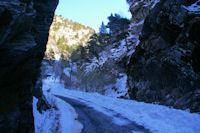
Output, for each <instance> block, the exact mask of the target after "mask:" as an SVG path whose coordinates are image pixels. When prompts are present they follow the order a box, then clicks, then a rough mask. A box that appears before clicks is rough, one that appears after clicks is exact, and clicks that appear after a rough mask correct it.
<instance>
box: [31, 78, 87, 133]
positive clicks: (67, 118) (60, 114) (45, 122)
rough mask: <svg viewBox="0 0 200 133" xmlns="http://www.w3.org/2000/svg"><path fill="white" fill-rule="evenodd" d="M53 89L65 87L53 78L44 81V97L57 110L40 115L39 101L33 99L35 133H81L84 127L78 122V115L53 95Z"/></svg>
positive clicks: (53, 109) (50, 110) (52, 109)
mask: <svg viewBox="0 0 200 133" xmlns="http://www.w3.org/2000/svg"><path fill="white" fill-rule="evenodd" d="M52 87H54V88H56V89H58V90H59V88H60V89H62V88H64V85H62V84H60V82H59V80H54V78H53V77H48V78H47V79H45V80H43V87H42V88H43V93H44V96H45V97H46V99H47V101H48V103H49V104H50V105H51V106H52V107H55V108H51V109H49V110H47V111H43V112H42V113H40V112H39V111H38V110H37V102H38V99H37V98H35V97H33V115H34V125H35V133H54V132H58V133H80V132H81V131H82V128H83V126H82V124H81V123H80V122H79V121H77V117H78V114H77V113H76V111H75V110H74V108H73V107H72V106H71V105H69V104H67V103H66V102H64V101H62V100H61V99H59V98H57V97H55V96H54V95H53V94H52V93H51V90H52V89H51V88H52Z"/></svg>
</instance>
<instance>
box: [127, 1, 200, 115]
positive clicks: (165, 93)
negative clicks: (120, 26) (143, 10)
mask: <svg viewBox="0 0 200 133" xmlns="http://www.w3.org/2000/svg"><path fill="white" fill-rule="evenodd" d="M129 2H130V1H129ZM134 2H137V1H134ZM134 2H133V4H132V5H134ZM198 3H199V1H197V0H192V1H188V0H168V1H165V0H161V1H160V2H159V3H158V4H157V5H156V6H155V8H153V9H152V10H151V11H150V13H149V15H148V16H147V17H146V19H145V22H144V26H143V29H142V34H141V35H140V43H139V45H138V46H137V48H136V51H135V52H134V53H133V55H132V57H131V60H130V63H129V65H128V72H127V73H128V83H129V87H130V89H129V94H130V97H131V98H132V99H136V100H139V101H145V102H151V103H152V102H157V103H159V104H163V105H167V106H173V107H175V108H180V109H188V108H189V109H190V110H191V112H200V60H199V58H200V54H199V50H200V40H199V34H200V15H199V14H200V13H199V11H198V9H199V7H198V6H199V4H198ZM194 4H196V6H193V7H195V8H197V9H195V10H194V9H193V8H192V5H194ZM137 5H138V4H137ZM143 6H144V5H143ZM144 7H145V6H144ZM192 10H194V11H192ZM132 14H136V15H137V12H136V13H135V11H133V13H132Z"/></svg>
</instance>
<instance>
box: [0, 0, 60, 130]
mask: <svg viewBox="0 0 200 133" xmlns="http://www.w3.org/2000/svg"><path fill="white" fill-rule="evenodd" d="M57 4H58V0H12V1H7V0H1V1H0V20H1V21H0V36H1V38H0V132H2V133H4V132H5V133H32V132H33V130H34V129H33V128H34V127H33V116H32V97H33V93H35V95H36V96H38V97H40V98H41V97H42V94H41V93H40V86H36V81H37V79H38V77H39V76H40V65H41V61H42V59H43V56H44V52H45V49H46V43H47V39H48V31H49V27H50V24H51V23H52V19H53V15H54V10H55V8H56V6H57Z"/></svg>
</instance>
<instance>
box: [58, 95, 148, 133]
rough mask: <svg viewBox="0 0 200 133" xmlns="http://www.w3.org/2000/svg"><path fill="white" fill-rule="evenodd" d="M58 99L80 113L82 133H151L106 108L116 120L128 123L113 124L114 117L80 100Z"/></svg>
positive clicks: (79, 119)
mask: <svg viewBox="0 0 200 133" xmlns="http://www.w3.org/2000/svg"><path fill="white" fill-rule="evenodd" d="M56 97H58V98H60V99H62V100H64V101H65V102H67V103H68V104H70V105H71V106H73V107H74V109H75V110H76V112H77V113H78V121H80V122H81V123H82V124H83V130H82V133H150V132H149V130H147V129H145V128H144V127H143V126H140V125H137V124H136V123H134V122H132V121H130V120H128V119H127V118H123V117H122V116H121V115H120V114H117V113H115V112H114V111H113V110H109V109H106V108H105V110H106V111H108V112H112V113H113V114H115V115H114V117H115V118H119V119H120V120H126V121H128V123H127V124H126V125H121V126H120V125H117V124H115V123H114V122H113V118H112V117H109V116H107V115H105V114H103V113H101V112H99V111H96V110H94V109H93V108H91V107H89V106H87V105H86V104H84V103H82V102H80V101H78V100H74V99H70V98H66V97H62V96H58V95H56Z"/></svg>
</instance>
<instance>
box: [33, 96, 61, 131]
mask: <svg viewBox="0 0 200 133" xmlns="http://www.w3.org/2000/svg"><path fill="white" fill-rule="evenodd" d="M37 102H38V99H37V98H35V97H33V116H34V125H35V133H51V132H54V131H57V127H59V121H58V117H59V112H58V111H56V110H55V109H53V108H52V109H49V110H47V111H43V112H42V113H40V112H39V111H38V110H37Z"/></svg>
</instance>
